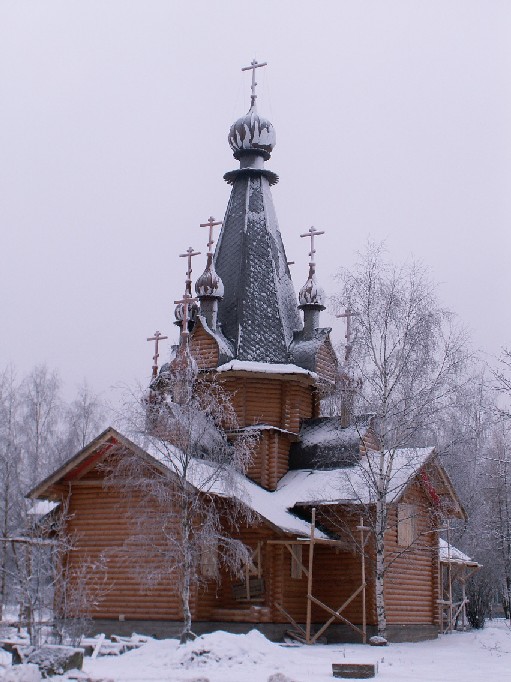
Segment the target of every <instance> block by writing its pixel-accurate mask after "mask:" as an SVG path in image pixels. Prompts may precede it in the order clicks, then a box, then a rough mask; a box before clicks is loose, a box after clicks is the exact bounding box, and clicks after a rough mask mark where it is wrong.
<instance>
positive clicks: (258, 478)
mask: <svg viewBox="0 0 511 682" xmlns="http://www.w3.org/2000/svg"><path fill="white" fill-rule="evenodd" d="M290 447H291V441H290V439H289V437H288V436H287V435H286V434H284V433H281V432H279V431H276V430H275V431H273V430H270V429H265V430H263V431H260V432H259V440H258V442H257V444H256V446H255V448H254V453H253V456H252V460H251V462H250V465H249V466H248V469H247V472H246V473H247V476H248V477H249V478H251V479H252V480H253V481H255V482H256V483H259V485H261V486H262V487H263V488H266V489H267V490H275V489H276V487H277V483H278V482H279V480H280V479H281V478H282V476H284V474H286V473H287V471H288V469H289V449H290Z"/></svg>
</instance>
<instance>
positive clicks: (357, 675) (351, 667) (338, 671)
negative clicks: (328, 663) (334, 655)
mask: <svg viewBox="0 0 511 682" xmlns="http://www.w3.org/2000/svg"><path fill="white" fill-rule="evenodd" d="M332 675H333V676H334V677H341V678H342V679H351V680H353V679H354V680H367V679H369V678H370V677H374V676H375V675H376V670H375V666H374V663H332Z"/></svg>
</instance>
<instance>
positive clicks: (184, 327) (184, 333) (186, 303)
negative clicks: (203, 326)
mask: <svg viewBox="0 0 511 682" xmlns="http://www.w3.org/2000/svg"><path fill="white" fill-rule="evenodd" d="M174 303H175V305H182V306H183V317H182V319H181V337H182V338H185V337H186V338H188V336H189V331H188V308H189V307H190V305H191V304H193V303H197V299H196V298H194V297H193V296H192V295H191V294H185V295H184V296H183V298H182V299H181V300H180V301H174Z"/></svg>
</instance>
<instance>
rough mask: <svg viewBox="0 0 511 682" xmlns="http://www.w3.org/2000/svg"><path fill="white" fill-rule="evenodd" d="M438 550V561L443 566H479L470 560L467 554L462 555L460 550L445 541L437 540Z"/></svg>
mask: <svg viewBox="0 0 511 682" xmlns="http://www.w3.org/2000/svg"><path fill="white" fill-rule="evenodd" d="M438 549H439V554H440V561H441V562H442V563H444V564H447V563H451V564H468V565H470V566H479V564H478V563H477V561H474V560H473V559H471V558H470V557H469V556H468V555H467V554H464V553H463V552H462V551H461V550H460V549H458V548H457V547H455V546H454V545H451V546H450V547H449V544H448V542H447V540H443V539H442V538H439V540H438Z"/></svg>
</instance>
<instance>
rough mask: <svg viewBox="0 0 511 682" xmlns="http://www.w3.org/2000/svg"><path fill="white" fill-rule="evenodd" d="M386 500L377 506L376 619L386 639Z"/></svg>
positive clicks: (379, 631)
mask: <svg viewBox="0 0 511 682" xmlns="http://www.w3.org/2000/svg"><path fill="white" fill-rule="evenodd" d="M385 506H386V505H385V498H381V499H379V500H378V502H377V504H376V533H375V536H376V537H375V542H376V585H375V592H376V595H375V596H376V619H377V625H378V635H380V637H386V633H387V619H386V616H385V594H384V585H385V527H386V518H385V517H386V509H385Z"/></svg>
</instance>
